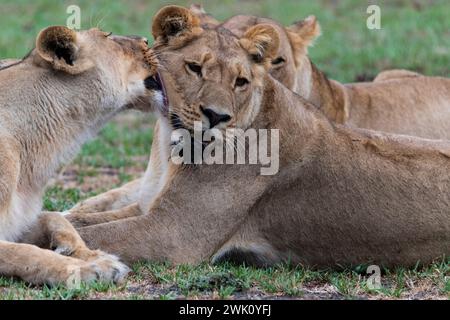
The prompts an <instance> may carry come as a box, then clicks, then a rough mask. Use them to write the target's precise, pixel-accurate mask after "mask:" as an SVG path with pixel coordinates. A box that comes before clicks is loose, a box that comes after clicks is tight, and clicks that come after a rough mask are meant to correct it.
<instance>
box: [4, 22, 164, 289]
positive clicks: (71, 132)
mask: <svg viewBox="0 0 450 320" xmlns="http://www.w3.org/2000/svg"><path fill="white" fill-rule="evenodd" d="M0 85H1V89H0V148H1V151H0V275H2V276H18V277H20V278H22V279H24V280H26V281H29V282H32V283H35V284H40V283H49V284H55V283H61V282H65V281H66V280H68V279H69V278H70V277H71V276H74V277H76V276H77V274H78V275H79V277H80V278H79V280H84V281H90V280H95V279H101V280H112V281H119V280H120V279H121V278H123V276H124V275H125V274H126V273H127V267H126V266H125V265H123V264H122V263H120V262H119V261H118V259H117V258H116V257H114V256H110V255H108V254H106V253H104V252H101V251H91V250H89V249H88V248H87V247H86V246H85V244H84V242H83V241H82V240H81V238H80V237H79V236H78V234H77V233H76V231H75V229H74V228H73V227H72V226H71V225H70V223H69V222H68V221H66V220H65V219H64V218H63V217H62V216H60V215H58V214H56V213H46V214H42V215H39V214H40V212H41V209H42V196H43V193H44V189H45V186H46V183H47V182H48V180H49V179H50V178H51V177H52V176H53V175H54V174H55V173H56V171H57V170H58V169H59V167H60V166H61V165H63V164H64V163H65V162H67V161H69V160H70V159H71V158H72V157H73V156H74V155H75V154H76V153H77V152H78V150H79V148H80V146H81V145H82V144H83V142H85V141H86V140H87V139H88V138H90V137H92V136H93V135H94V134H95V133H96V132H97V131H98V130H99V129H100V128H101V126H102V125H103V124H105V123H106V122H107V121H108V120H109V119H110V118H111V117H112V116H114V115H115V114H116V113H117V112H119V111H121V110H123V109H126V108H129V107H134V108H139V109H149V108H151V107H153V106H152V104H151V101H155V103H154V104H155V105H157V102H158V101H159V100H161V98H162V93H161V91H160V90H161V86H160V82H159V77H158V76H157V75H156V63H155V61H154V59H153V54H152V51H150V50H149V49H148V47H147V41H146V39H143V38H137V37H136V38H130V37H120V36H113V35H111V34H109V33H105V32H102V31H100V30H98V29H92V30H89V31H82V32H75V31H72V30H70V29H68V28H66V27H49V28H47V29H45V30H43V31H41V32H40V34H39V36H38V37H37V40H36V49H34V50H33V51H32V52H31V53H30V54H29V55H28V56H27V57H26V58H24V59H23V60H22V61H9V62H5V63H3V68H0ZM158 103H159V102H158ZM38 246H40V247H42V248H46V249H52V250H46V249H41V248H39V247H38Z"/></svg>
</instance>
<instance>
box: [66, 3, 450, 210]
mask: <svg viewBox="0 0 450 320" xmlns="http://www.w3.org/2000/svg"><path fill="white" fill-rule="evenodd" d="M192 10H194V12H195V15H196V16H197V17H199V19H200V22H201V24H202V25H207V26H208V27H210V28H211V27H214V26H218V25H220V23H219V22H218V21H215V20H214V19H213V18H212V17H210V16H208V15H206V13H205V12H204V11H202V10H201V9H200V8H198V7H193V9H192ZM258 23H266V24H270V25H271V26H273V27H274V28H275V29H276V30H277V31H278V33H279V35H280V47H279V48H278V51H277V53H276V57H275V58H274V59H273V60H272V61H271V69H270V73H271V75H272V76H273V77H275V78H276V79H277V80H279V81H280V82H281V83H283V84H284V85H285V86H286V87H288V88H289V89H291V90H293V91H294V92H297V93H299V94H300V95H301V96H302V97H304V98H306V99H307V100H308V101H310V102H312V103H313V104H314V105H316V106H317V107H318V108H319V109H320V110H322V111H323V112H324V113H325V115H326V116H327V117H328V118H329V119H331V120H332V121H334V122H336V123H346V124H347V125H351V126H353V127H360V128H366V129H373V130H378V131H385V132H392V133H399V134H408V135H414V136H419V137H423V138H435V139H450V79H445V78H440V77H425V76H422V75H419V74H417V73H413V72H410V71H406V70H390V71H384V72H382V73H380V74H379V75H378V76H377V78H376V79H375V81H374V82H368V83H354V84H341V83H339V82H337V81H334V80H331V79H328V78H327V77H326V76H325V74H323V73H322V72H321V71H320V70H318V69H317V68H316V67H315V65H314V64H313V63H312V62H311V60H310V59H309V57H308V55H307V52H308V47H309V46H310V45H311V43H312V42H313V41H314V39H315V38H317V37H318V36H319V34H320V26H319V23H318V22H317V20H316V18H315V17H313V16H311V17H308V18H307V19H305V20H303V21H300V22H298V23H296V24H294V25H292V26H290V27H288V28H285V27H283V26H281V25H280V24H278V23H277V22H275V21H274V20H271V19H267V18H259V17H254V16H243V15H240V16H236V17H233V18H231V19H229V20H227V21H226V22H224V23H223V24H221V25H220V27H223V28H226V29H229V30H231V31H232V32H233V33H235V34H236V35H237V36H242V35H243V33H244V32H245V30H247V29H248V28H249V27H251V26H253V25H256V24H258ZM148 174H149V173H148V170H147V175H148ZM142 183H143V180H142V179H138V180H135V181H133V182H131V183H129V184H126V185H125V186H123V187H121V188H118V189H114V190H111V191H109V192H106V193H104V194H101V195H99V196H96V197H94V198H91V199H88V200H86V201H84V202H82V203H81V204H79V205H78V206H76V207H75V208H73V209H72V210H71V212H99V211H105V210H114V209H119V208H123V207H125V206H128V205H132V204H133V203H136V201H137V200H138V197H139V195H140V194H141V193H142V192H143V191H142V190H141V185H142ZM147 192H149V191H147Z"/></svg>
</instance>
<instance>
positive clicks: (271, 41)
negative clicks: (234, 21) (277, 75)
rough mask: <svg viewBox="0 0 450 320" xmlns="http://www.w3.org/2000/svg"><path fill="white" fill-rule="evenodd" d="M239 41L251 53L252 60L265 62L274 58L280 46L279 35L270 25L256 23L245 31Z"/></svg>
mask: <svg viewBox="0 0 450 320" xmlns="http://www.w3.org/2000/svg"><path fill="white" fill-rule="evenodd" d="M240 43H241V46H242V47H243V48H244V49H245V50H247V51H248V53H249V54H250V55H251V57H252V59H253V61H255V62H256V63H262V64H265V63H270V61H272V59H274V58H276V56H277V52H278V49H279V47H280V36H279V34H278V31H277V30H276V29H275V28H274V27H272V26H271V25H268V24H258V25H256V26H253V27H251V28H250V29H248V30H247V31H246V32H245V34H244V36H243V37H242V38H241V39H240Z"/></svg>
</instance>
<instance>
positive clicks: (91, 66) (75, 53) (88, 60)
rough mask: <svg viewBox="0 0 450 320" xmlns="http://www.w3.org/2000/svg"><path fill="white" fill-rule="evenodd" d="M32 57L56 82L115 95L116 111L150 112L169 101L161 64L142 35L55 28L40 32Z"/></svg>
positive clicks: (110, 98) (112, 96) (113, 100)
mask: <svg viewBox="0 0 450 320" xmlns="http://www.w3.org/2000/svg"><path fill="white" fill-rule="evenodd" d="M27 58H30V59H31V60H32V63H33V64H34V65H35V66H38V67H40V68H41V69H47V70H48V73H49V75H51V77H52V78H53V77H59V78H61V79H63V78H64V79H68V77H69V78H70V79H71V81H72V83H74V84H76V83H78V82H80V83H81V82H85V81H86V82H90V87H91V89H95V90H97V91H98V92H99V94H100V93H101V92H102V93H103V96H104V97H109V98H108V99H109V100H111V107H112V106H113V105H114V106H119V107H133V108H137V109H149V108H151V107H153V105H155V104H156V105H157V104H159V103H163V102H162V100H163V97H162V93H161V92H162V85H161V81H160V79H159V76H158V73H157V60H156V59H155V56H154V54H153V51H152V50H151V49H149V48H148V42H147V39H145V38H142V37H138V36H128V37H125V36H118V35H113V34H112V33H108V32H104V31H101V30H99V29H90V30H87V31H78V32H77V31H74V30H71V29H69V28H67V27H63V26H52V27H48V28H46V29H44V30H42V31H41V32H40V33H39V35H38V37H37V39H36V49H35V50H33V51H32V52H31V54H30V56H29V57H27ZM77 79H80V81H77ZM100 95H101V94H100ZM105 99H106V98H105Z"/></svg>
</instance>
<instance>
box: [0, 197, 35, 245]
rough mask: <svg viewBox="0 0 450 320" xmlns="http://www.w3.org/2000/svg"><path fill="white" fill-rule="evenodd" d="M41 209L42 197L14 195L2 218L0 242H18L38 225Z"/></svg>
mask: <svg viewBox="0 0 450 320" xmlns="http://www.w3.org/2000/svg"><path fill="white" fill-rule="evenodd" d="M41 208H42V200H41V196H40V195H27V194H23V193H19V192H15V193H13V195H12V197H11V203H10V206H9V208H8V210H7V212H6V213H4V214H3V215H2V216H0V240H4V241H17V240H18V239H19V238H20V237H21V235H22V234H23V233H24V232H25V231H26V230H27V229H28V228H29V227H31V226H32V225H33V224H34V223H36V221H37V218H38V216H39V214H40V212H41Z"/></svg>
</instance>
